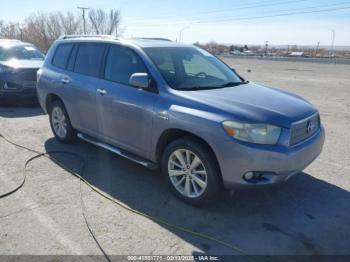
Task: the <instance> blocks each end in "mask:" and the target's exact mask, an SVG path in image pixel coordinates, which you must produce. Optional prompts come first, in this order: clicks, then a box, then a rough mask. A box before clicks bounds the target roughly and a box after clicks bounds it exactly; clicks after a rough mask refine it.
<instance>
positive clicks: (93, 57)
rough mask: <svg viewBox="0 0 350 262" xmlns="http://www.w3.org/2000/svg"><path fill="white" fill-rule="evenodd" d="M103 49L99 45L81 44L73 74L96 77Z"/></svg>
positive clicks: (102, 46)
mask: <svg viewBox="0 0 350 262" xmlns="http://www.w3.org/2000/svg"><path fill="white" fill-rule="evenodd" d="M104 48H105V46H104V45H101V44H81V45H80V46H79V50H78V54H77V58H76V60H75V67H74V72H76V73H79V74H83V75H88V76H93V77H97V76H98V75H99V71H100V67H101V61H102V57H103V51H104Z"/></svg>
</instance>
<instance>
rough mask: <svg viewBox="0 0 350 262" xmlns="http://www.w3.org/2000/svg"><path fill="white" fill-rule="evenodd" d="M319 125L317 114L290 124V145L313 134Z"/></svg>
mask: <svg viewBox="0 0 350 262" xmlns="http://www.w3.org/2000/svg"><path fill="white" fill-rule="evenodd" d="M320 127H321V121H320V116H319V114H315V115H313V116H311V117H308V118H306V119H304V120H301V121H298V122H296V123H294V124H292V129H291V138H290V145H291V146H293V145H296V144H298V143H300V142H302V141H304V140H306V139H308V138H309V137H311V136H313V135H314V134H315V133H316V132H317V131H318V130H319V129H320Z"/></svg>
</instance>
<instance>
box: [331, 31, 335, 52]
mask: <svg viewBox="0 0 350 262" xmlns="http://www.w3.org/2000/svg"><path fill="white" fill-rule="evenodd" d="M334 43H335V30H334V29H332V51H331V54H330V58H332V57H333V58H334V57H335V54H334Z"/></svg>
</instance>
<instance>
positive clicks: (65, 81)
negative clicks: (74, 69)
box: [61, 78, 70, 85]
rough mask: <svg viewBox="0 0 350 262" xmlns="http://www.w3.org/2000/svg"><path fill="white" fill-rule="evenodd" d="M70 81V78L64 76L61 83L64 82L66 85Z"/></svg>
mask: <svg viewBox="0 0 350 262" xmlns="http://www.w3.org/2000/svg"><path fill="white" fill-rule="evenodd" d="M69 82H70V81H69V79H68V78H62V79H61V83H62V84H64V85H67V84H69Z"/></svg>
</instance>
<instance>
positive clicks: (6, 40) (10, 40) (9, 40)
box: [0, 38, 21, 42]
mask: <svg viewBox="0 0 350 262" xmlns="http://www.w3.org/2000/svg"><path fill="white" fill-rule="evenodd" d="M0 41H2V42H21V40H18V39H6V38H0Z"/></svg>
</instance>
